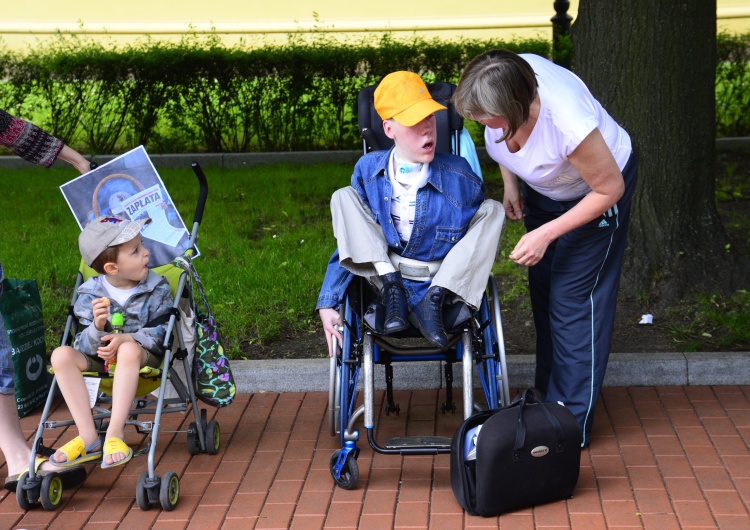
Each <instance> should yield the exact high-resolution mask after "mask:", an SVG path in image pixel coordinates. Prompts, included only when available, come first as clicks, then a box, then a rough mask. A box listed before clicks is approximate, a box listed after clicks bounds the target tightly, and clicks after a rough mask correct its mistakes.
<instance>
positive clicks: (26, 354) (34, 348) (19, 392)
mask: <svg viewBox="0 0 750 530" xmlns="http://www.w3.org/2000/svg"><path fill="white" fill-rule="evenodd" d="M0 314H2V316H3V324H4V325H5V331H6V333H7V334H8V339H10V345H11V347H12V349H13V368H14V370H13V380H14V382H15V387H16V389H15V397H16V407H17V409H18V417H19V418H23V417H24V416H26V415H28V414H29V413H30V412H31V411H32V410H34V409H35V408H36V407H37V406H39V405H41V404H42V403H44V402H45V400H46V399H47V394H48V393H49V379H48V377H47V371H46V370H45V366H46V364H47V361H46V358H47V357H46V355H47V349H46V346H45V342H44V319H43V317H42V300H41V298H40V296H39V287H38V286H37V283H36V280H14V279H11V278H6V279H4V280H3V286H2V296H1V297H0Z"/></svg>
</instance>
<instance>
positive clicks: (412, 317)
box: [316, 72, 505, 355]
mask: <svg viewBox="0 0 750 530" xmlns="http://www.w3.org/2000/svg"><path fill="white" fill-rule="evenodd" d="M374 105H375V110H376V111H377V113H378V115H379V116H380V118H382V119H383V130H384V132H385V134H386V135H387V136H388V137H389V138H391V139H392V140H393V141H394V144H395V145H394V147H393V148H392V149H390V150H388V151H373V152H371V153H368V154H366V155H365V156H363V157H362V158H360V159H359V161H358V162H357V164H356V166H355V168H354V174H353V175H352V180H351V186H350V187H347V188H342V189H340V190H337V191H336V192H335V193H334V194H333V197H332V198H331V213H332V220H333V231H334V236H335V237H336V241H337V246H338V248H337V250H336V251H335V252H334V254H333V256H332V257H331V259H330V261H329V263H328V268H327V270H326V276H325V279H324V280H323V286H322V288H321V291H320V295H319V298H318V303H317V307H316V309H317V310H318V311H319V315H320V319H321V321H322V323H323V328H324V330H325V334H326V340H327V342H328V350H329V355H334V354H335V353H336V352H333V351H332V340H333V337H336V338H337V339H338V341H339V344H341V341H342V336H341V334H340V332H339V331H338V330H337V328H336V326H338V325H340V323H341V322H340V320H341V319H340V316H339V313H338V311H337V308H338V307H339V306H340V304H341V303H342V301H343V299H344V293H345V291H346V288H347V286H348V285H349V283H350V281H351V279H352V278H353V275H357V276H363V277H365V278H367V279H368V281H369V282H370V283H371V284H373V286H375V288H376V289H379V291H380V298H381V302H382V304H383V305H384V307H385V318H384V325H383V333H384V334H386V335H390V334H395V333H399V332H401V331H404V330H406V329H407V328H409V323H412V324H413V325H414V326H415V327H416V328H418V329H419V331H420V332H421V334H422V335H423V336H424V338H425V339H427V341H428V342H430V343H431V344H432V345H434V346H436V347H439V348H442V349H445V348H446V347H447V346H448V344H449V337H448V335H447V333H446V330H445V326H444V319H443V316H444V315H443V312H444V304H455V303H457V302H463V303H465V304H467V305H469V306H470V307H472V308H477V306H478V305H479V304H480V302H481V299H482V295H483V293H484V290H485V287H486V285H487V278H488V277H489V275H490V273H491V270H492V265H493V263H494V261H495V257H496V255H497V250H498V245H499V242H500V235H501V232H502V228H503V225H504V220H505V210H504V209H503V206H502V205H501V204H500V203H499V202H497V201H494V200H490V199H487V200H485V198H484V184H483V182H482V180H481V179H480V178H479V177H477V176H476V175H475V174H474V172H473V171H472V170H471V167H470V166H469V163H468V162H467V161H466V160H465V159H463V158H461V157H459V156H455V155H452V154H446V153H436V152H435V145H436V138H437V128H436V120H435V115H434V113H435V112H438V111H441V110H444V109H445V107H444V106H443V105H441V104H439V103H438V102H436V101H435V100H434V99H432V97H431V96H430V93H429V91H428V90H427V87H426V86H425V84H424V82H423V81H422V79H421V78H420V77H419V76H418V75H417V74H414V73H411V72H394V73H391V74H389V75H387V76H386V77H384V78H383V80H382V81H381V82H380V84H379V85H378V87H377V89H376V90H375V94H374Z"/></svg>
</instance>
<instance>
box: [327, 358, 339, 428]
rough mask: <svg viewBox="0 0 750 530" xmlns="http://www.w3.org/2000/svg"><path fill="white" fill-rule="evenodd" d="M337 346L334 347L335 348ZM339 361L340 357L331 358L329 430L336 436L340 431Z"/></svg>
mask: <svg viewBox="0 0 750 530" xmlns="http://www.w3.org/2000/svg"><path fill="white" fill-rule="evenodd" d="M335 349H336V348H334V350H335ZM339 362H340V357H339V356H338V355H333V356H332V357H331V358H330V359H329V379H328V432H329V433H330V435H331V436H336V434H337V433H338V432H339V420H340V419H341V418H340V417H339V407H340V406H341V395H340V393H339V385H340V384H341V383H340V381H339V375H340V370H339Z"/></svg>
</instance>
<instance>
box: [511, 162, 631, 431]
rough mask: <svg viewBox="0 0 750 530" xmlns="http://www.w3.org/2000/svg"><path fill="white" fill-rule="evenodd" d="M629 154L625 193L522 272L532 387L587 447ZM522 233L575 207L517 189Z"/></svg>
mask: <svg viewBox="0 0 750 530" xmlns="http://www.w3.org/2000/svg"><path fill="white" fill-rule="evenodd" d="M637 169H638V162H637V157H636V154H635V152H633V154H632V155H631V156H630V159H629V160H628V163H627V165H626V166H625V168H624V169H623V177H624V180H625V193H624V194H623V197H622V198H621V199H620V200H619V201H618V202H617V204H616V205H615V206H613V207H612V208H610V209H609V210H608V211H607V212H605V213H604V214H603V215H601V216H600V217H597V218H596V219H594V220H593V221H590V222H589V223H587V224H585V225H583V226H580V227H578V228H576V229H575V230H572V231H571V232H569V233H567V234H564V235H563V236H562V237H560V238H559V239H558V240H557V241H555V242H553V243H552V244H551V245H550V246H549V247H548V248H547V252H546V253H545V255H544V258H542V260H541V261H540V262H539V263H538V264H536V265H534V266H533V267H530V268H529V290H530V294H531V305H532V309H533V314H534V324H535V326H536V335H537V344H536V376H535V386H536V388H537V390H539V391H540V392H541V393H542V394H543V395H544V396H545V399H546V401H548V402H553V403H555V402H560V403H562V404H563V405H565V407H567V408H568V409H569V410H570V411H571V412H573V414H574V415H575V417H576V419H577V420H578V425H579V427H580V428H581V433H582V434H583V445H584V446H585V445H588V443H589V441H590V437H591V427H592V423H593V417H594V407H595V406H596V402H597V399H598V397H599V392H600V391H601V387H602V382H603V380H604V372H605V370H606V367H607V361H608V359H609V350H610V347H611V343H612V329H613V326H614V321H615V308H616V305H617V291H618V288H619V284H620V270H621V269H622V261H623V255H624V253H625V246H626V243H627V232H628V221H629V218H630V203H631V200H632V197H633V191H634V189H635V185H636V180H637V172H638V171H637ZM523 192H524V200H525V210H524V213H525V214H526V216H525V218H524V222H525V225H526V229H527V231H531V230H534V229H535V228H538V227H539V226H541V225H543V224H545V223H547V222H549V221H551V220H553V219H555V218H557V217H559V216H561V215H562V214H564V213H565V212H567V211H568V210H570V209H571V208H573V207H574V206H575V205H576V204H578V202H579V201H580V199H578V200H575V201H567V202H566V201H554V200H552V199H549V198H547V197H545V196H543V195H541V194H540V193H538V192H536V191H534V190H533V189H531V188H530V187H528V186H527V185H525V184H524V186H523Z"/></svg>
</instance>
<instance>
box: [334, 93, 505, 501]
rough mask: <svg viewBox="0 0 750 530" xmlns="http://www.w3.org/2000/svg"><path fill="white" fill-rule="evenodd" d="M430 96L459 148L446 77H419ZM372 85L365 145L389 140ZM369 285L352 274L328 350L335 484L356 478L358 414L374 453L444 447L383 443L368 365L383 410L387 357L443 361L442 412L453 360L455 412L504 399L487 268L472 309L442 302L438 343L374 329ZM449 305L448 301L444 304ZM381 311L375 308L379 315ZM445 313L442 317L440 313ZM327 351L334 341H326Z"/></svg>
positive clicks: (459, 122) (388, 381)
mask: <svg viewBox="0 0 750 530" xmlns="http://www.w3.org/2000/svg"><path fill="white" fill-rule="evenodd" d="M427 87H428V90H429V91H430V93H431V95H432V96H433V98H434V99H435V100H436V101H438V102H439V103H441V104H442V105H444V106H445V107H447V109H448V110H447V111H440V112H438V113H436V115H435V116H436V119H437V123H438V125H437V126H438V144H437V146H436V149H437V150H438V151H439V152H456V154H459V153H458V152H457V151H458V150H459V148H458V146H459V145H460V141H459V140H460V134H461V131H462V130H463V118H462V117H461V116H460V115H459V114H458V113H457V112H455V110H454V109H453V106H452V104H451V101H450V98H451V96H452V94H453V91H454V90H455V87H454V86H453V85H452V84H450V83H434V84H430V85H427ZM375 88H376V86H371V87H366V88H363V89H362V90H361V91H360V93H359V97H358V107H359V109H358V110H359V117H358V121H359V127H360V131H361V133H362V138H363V148H364V151H365V153H367V152H369V151H371V150H378V149H387V148H389V147H390V146H391V145H393V143H392V141H391V140H390V139H389V138H388V137H387V136H386V135H385V134H384V133H383V130H382V120H381V119H380V117H379V116H378V115H377V113H376V112H375V110H374V104H373V94H374V91H375ZM373 294H374V292H373V288H372V287H371V286H370V284H369V283H368V282H367V281H366V280H365V279H364V278H361V277H355V278H354V279H353V280H352V281H351V283H350V285H349V287H348V289H347V291H346V296H345V298H344V301H343V303H342V305H341V308H340V315H341V322H342V328H341V333H342V337H343V342H342V344H341V352H340V355H336V354H334V355H333V356H332V357H331V358H330V376H329V377H330V379H329V392H328V427H329V432H330V435H331V436H334V437H335V436H338V438H339V443H340V446H341V448H340V449H337V450H336V451H335V452H334V453H333V454H332V455H331V458H330V461H329V465H330V472H331V476H332V477H333V480H334V482H335V484H336V485H337V486H339V487H341V488H343V489H353V488H354V487H355V486H356V483H357V481H358V479H359V467H358V465H357V458H358V457H359V453H360V449H359V447H358V446H357V442H358V441H359V431H358V430H357V428H356V423H357V421H358V420H359V419H360V418H361V417H362V418H363V420H364V428H365V431H366V436H367V441H368V443H369V445H370V447H371V448H372V449H373V450H374V451H375V452H377V453H381V454H391V455H436V454H448V453H450V445H451V438H449V437H439V436H419V437H396V438H391V439H388V440H386V441H385V442H384V443H381V442H379V441H378V440H376V436H375V425H374V424H375V421H374V418H375V366H376V365H382V366H383V367H384V373H385V403H384V405H385V411H384V412H385V414H386V415H387V416H388V415H390V414H391V413H395V414H396V415H398V414H399V412H400V407H399V405H398V404H397V403H395V402H394V394H393V364H395V363H400V362H423V361H439V362H441V363H444V375H445V384H446V395H445V398H446V400H445V402H444V403H443V404H442V406H441V411H442V413H443V414H445V412H447V411H450V412H452V413H455V411H456V405H455V403H454V401H453V389H452V383H453V365H454V364H455V363H457V362H460V363H461V365H462V371H461V379H462V386H463V414H464V418H468V417H469V416H471V415H472V414H473V413H474V412H475V411H477V410H482V409H483V408H484V407H486V408H489V409H492V408H498V407H501V406H504V405H507V404H509V403H510V388H509V382H508V377H507V367H506V359H505V345H504V338H503V331H502V319H501V312H500V299H499V296H498V290H497V285H496V283H495V280H494V277H493V276H492V275H490V277H489V280H488V282H487V287H486V289H485V294H484V296H483V298H482V302H481V305H480V307H479V308H478V310H476V311H472V310H470V309H469V307H468V306H466V305H465V304H463V303H460V304H454V305H453V306H446V308H445V309H444V312H445V314H446V330H447V331H448V333H449V336H450V341H449V346H448V348H447V349H446V350H442V349H440V348H436V347H434V346H432V345H429V344H428V343H426V342H425V341H424V340H423V339H421V334H420V332H419V331H418V330H417V329H415V328H413V327H412V328H410V329H408V330H406V331H404V332H401V333H399V334H396V335H388V336H387V337H385V336H382V335H381V334H379V333H378V332H377V331H376V330H377V329H378V328H379V325H378V322H379V320H380V321H382V318H380V319H379V318H378V313H379V311H378V305H377V303H373V302H372V301H371V300H372V296H373ZM449 307H450V309H449ZM380 316H382V314H381V315H380ZM449 320H450V321H451V322H450V324H449V323H448V321H449ZM334 351H338V345H336V344H334ZM475 370H476V373H477V374H478V376H479V380H480V382H481V385H480V386H481V388H482V391H483V393H484V402H483V403H482V404H481V405H480V403H475V402H474V375H475ZM360 375H362V376H363V377H362V378H363V385H362V386H363V394H364V399H363V402H362V404H361V405H359V406H357V404H358V386H359V379H360Z"/></svg>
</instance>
